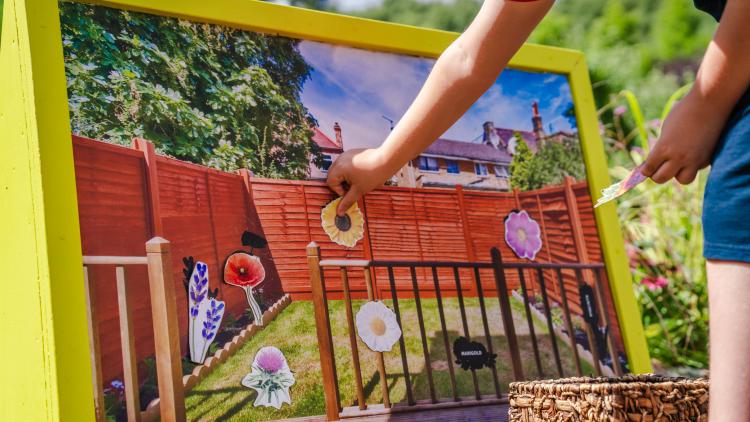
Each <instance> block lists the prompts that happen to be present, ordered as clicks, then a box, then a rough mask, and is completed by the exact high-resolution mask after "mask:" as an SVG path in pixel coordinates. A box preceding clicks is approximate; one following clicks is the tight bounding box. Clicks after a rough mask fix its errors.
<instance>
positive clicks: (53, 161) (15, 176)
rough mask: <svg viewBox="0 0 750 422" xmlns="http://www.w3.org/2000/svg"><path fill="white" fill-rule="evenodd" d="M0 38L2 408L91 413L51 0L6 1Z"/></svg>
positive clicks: (57, 417)
mask: <svg viewBox="0 0 750 422" xmlns="http://www.w3.org/2000/svg"><path fill="white" fill-rule="evenodd" d="M3 12H4V16H3V34H2V38H1V42H2V45H1V46H0V93H2V94H0V142H2V148H3V153H2V154H0V203H2V204H3V208H2V218H0V238H2V239H3V242H2V246H0V267H1V268H2V269H3V279H4V282H3V292H2V294H0V332H1V333H2V336H3V341H2V342H0V356H2V359H0V409H2V410H0V413H2V417H0V418H1V419H3V420H7V421H35V422H36V421H91V420H94V400H93V397H94V394H93V389H92V383H91V379H92V375H91V364H90V361H89V344H88V333H87V321H86V299H85V297H86V295H85V293H84V282H83V272H82V271H81V268H82V258H81V238H80V230H79V226H78V204H77V201H76V190H75V173H74V167H73V148H72V146H71V137H70V123H69V116H68V107H67V104H68V102H67V96H66V81H65V71H64V65H63V53H62V43H61V35H60V16H59V12H58V6H57V1H56V0H6V1H5V5H4V10H3Z"/></svg>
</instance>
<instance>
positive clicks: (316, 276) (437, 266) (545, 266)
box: [307, 242, 623, 420]
mask: <svg viewBox="0 0 750 422" xmlns="http://www.w3.org/2000/svg"><path fill="white" fill-rule="evenodd" d="M491 256H492V262H439V261H381V260H372V261H369V260H342V259H336V260H326V259H321V256H320V248H319V247H318V245H317V244H316V243H315V242H312V243H310V244H309V245H308V247H307V260H308V266H309V273H310V281H311V287H312V300H313V306H314V309H315V322H316V330H317V336H318V345H319V351H320V363H321V371H322V381H323V391H324V395H325V407H326V416H327V418H328V420H339V419H340V418H341V417H342V416H354V415H357V414H369V413H378V411H380V412H383V413H390V412H397V411H409V410H420V409H426V408H434V406H435V405H436V404H437V405H438V406H440V407H453V406H471V405H476V404H491V403H503V402H506V401H507V397H506V396H505V395H504V394H502V393H501V387H500V383H501V380H500V378H499V376H498V373H497V369H496V368H495V367H494V366H492V367H490V368H489V370H490V371H491V373H492V380H493V383H494V394H492V395H482V394H480V388H479V385H478V382H477V374H476V373H475V371H474V370H472V374H471V375H472V379H473V386H474V396H473V397H459V396H458V394H457V389H456V379H455V374H454V368H453V362H452V353H451V348H450V344H449V340H448V335H447V330H446V323H445V310H444V301H443V300H442V297H441V287H440V280H439V278H440V277H439V271H438V270H443V271H442V272H443V273H445V271H446V269H447V270H448V271H449V272H450V271H451V270H452V273H453V278H454V281H455V287H456V293H455V294H456V296H457V298H458V305H459V308H460V309H459V310H460V314H461V319H462V321H461V323H462V327H463V335H464V336H465V337H466V338H467V339H468V338H469V328H468V321H467V317H466V312H465V309H464V293H463V292H464V291H465V290H467V288H469V287H470V286H468V285H467V283H468V282H467V281H466V280H462V279H461V276H460V271H459V270H463V271H466V269H468V270H469V271H471V272H472V277H471V278H472V279H473V280H472V281H473V283H475V287H476V290H475V291H476V294H477V298H478V302H479V308H480V312H481V317H482V325H483V327H482V328H483V334H484V337H485V342H486V346H487V351H488V352H489V353H490V354H492V353H493V345H492V341H491V336H490V330H489V324H488V317H487V309H488V307H489V306H491V304H490V303H486V302H485V298H486V297H489V296H486V294H485V292H484V291H483V287H482V281H481V276H480V275H481V271H480V270H485V272H486V270H487V269H490V270H492V273H493V275H494V279H495V280H494V281H495V287H496V292H497V300H498V304H499V306H500V315H501V320H502V325H503V330H504V332H505V337H506V338H507V343H508V349H509V350H508V351H509V354H510V358H511V364H512V372H513V380H514V381H520V380H524V379H526V377H525V374H524V371H523V364H522V361H521V354H520V349H519V344H518V340H517V338H516V331H515V327H514V322H513V314H512V310H511V304H510V294H509V291H508V288H507V284H506V271H516V272H517V273H518V276H519V278H520V287H521V292H520V295H521V296H522V301H523V303H524V313H525V320H526V323H527V324H528V330H529V336H530V338H531V344H532V348H533V354H534V361H535V362H534V363H535V368H536V372H537V375H538V376H539V377H544V376H545V374H544V371H543V369H542V361H541V356H540V350H539V342H538V338H537V334H536V332H535V328H534V322H533V318H534V317H533V316H532V315H533V312H532V310H531V307H530V304H529V296H528V294H529V289H528V287H529V286H527V274H529V276H530V277H531V278H533V279H534V281H535V282H536V284H537V287H538V290H539V291H540V293H541V300H542V302H543V305H544V306H543V309H544V311H543V314H544V315H543V318H544V320H545V322H546V327H547V331H548V334H549V336H550V340H551V345H552V353H553V355H554V360H555V367H556V374H555V375H556V376H561V377H562V376H565V373H564V370H563V364H562V359H561V357H560V350H559V346H558V344H557V343H558V341H561V338H558V337H567V339H566V340H567V341H568V342H569V346H570V348H571V349H572V355H573V361H574V362H573V363H574V365H575V368H576V373H577V375H579V376H580V375H583V370H582V367H581V362H580V359H581V358H580V356H579V353H578V344H577V343H576V338H575V335H573V333H574V331H573V324H572V317H571V312H570V309H569V306H568V302H567V295H566V291H565V289H566V286H565V282H564V280H563V271H568V272H574V273H575V278H576V279H577V282H578V285H579V287H581V286H589V287H591V289H589V291H591V292H592V293H591V294H590V296H589V299H587V303H582V308H583V312H584V314H586V313H587V312H588V313H589V314H591V313H592V312H594V310H593V308H596V311H595V312H596V313H597V314H598V315H601V316H603V321H601V323H600V324H604V327H611V324H610V321H609V314H608V313H607V312H606V311H607V308H606V307H607V305H606V302H605V301H604V300H603V298H604V296H603V295H602V287H601V286H602V278H603V277H602V272H603V271H604V269H605V268H604V265H603V264H601V263H588V264H581V263H534V262H513V263H503V261H502V258H501V255H500V251H499V250H498V249H497V248H492V249H491ZM376 268H379V269H385V270H386V271H387V273H388V282H389V285H390V293H391V295H390V299H391V300H392V307H393V311H394V312H395V314H396V319H397V321H398V323H399V325H401V312H400V310H399V292H398V290H397V289H396V283H395V279H394V268H407V269H408V270H409V272H410V275H411V281H412V283H411V284H412V288H411V291H410V292H408V296H409V298H412V297H413V299H414V302H415V306H416V313H417V319H418V323H419V332H420V337H421V338H420V340H421V346H422V352H423V354H424V359H425V365H424V367H425V368H424V369H425V371H426V376H427V379H428V386H429V392H430V399H429V400H426V401H417V400H415V398H414V395H413V391H412V385H411V381H410V374H409V367H408V362H407V354H406V349H405V339H404V337H405V336H406V334H404V335H402V336H401V338H400V339H399V350H400V355H401V364H402V367H403V375H404V381H405V387H406V403H399V404H396V405H394V404H393V403H391V400H390V396H389V387H388V382H387V378H386V368H385V362H384V358H383V353H382V352H376V353H375V355H376V364H377V371H378V377H379V383H380V388H381V390H382V404H378V406H377V408H378V410H376V409H372V408H368V403H367V402H366V400H365V391H364V388H363V381H362V371H361V361H360V356H359V349H358V344H357V334H356V332H355V325H354V314H353V310H352V297H351V294H350V286H349V284H350V283H349V272H350V271H362V273H363V275H364V280H365V284H366V288H367V297H368V300H375V299H376V294H377V292H376V288H375V287H374V286H373V278H372V274H371V271H374V270H375V269H376ZM418 268H422V269H427V270H428V272H427V274H429V272H430V270H431V274H432V281H433V283H434V291H433V290H432V289H430V294H434V295H435V298H436V302H437V309H438V314H439V316H440V323H441V331H442V333H441V334H442V338H443V344H442V347H444V348H445V354H446V357H447V364H448V365H447V366H448V372H449V376H450V384H451V391H452V397H449V398H442V397H437V395H436V389H435V385H434V383H433V377H432V369H431V364H430V363H431V362H430V357H429V356H430V354H429V350H428V345H427V337H426V334H425V327H424V319H423V313H422V305H421V302H420V288H419V283H418V282H417V269H418ZM324 269H339V271H340V274H341V281H342V285H343V300H344V308H345V312H346V327H347V331H348V333H347V334H348V337H349V349H350V353H351V356H352V366H353V372H354V381H355V389H356V405H354V406H347V407H342V403H341V399H340V394H339V383H338V378H337V373H336V361H335V357H334V348H333V340H332V333H331V324H330V316H329V309H328V299H327V297H326V293H327V292H326V283H325V279H324V276H323V273H324V271H323V270H324ZM592 275H593V277H592ZM545 276H546V277H547V278H548V279H549V280H556V282H557V283H558V285H559V289H560V292H561V294H560V296H561V298H562V299H561V301H562V304H561V305H562V306H561V308H562V311H563V319H564V321H563V322H564V324H565V330H566V331H567V336H561V334H560V331H559V329H555V326H554V323H553V315H552V312H551V308H550V303H549V302H550V301H549V298H548V295H547V283H546V282H545ZM550 276H551V278H550ZM589 280H591V281H589ZM529 281H532V280H529ZM402 298H403V296H402ZM594 325H596V324H594ZM402 331H404V330H402ZM594 331H595V328H592V327H590V326H588V325H586V336H587V338H588V344H589V348H590V351H591V354H592V356H593V364H594V369H595V371H596V374H597V375H602V373H603V369H602V366H603V365H602V363H601V358H602V356H600V353H599V351H598V350H597V349H598V348H597V347H596V346H595V345H596V344H597V343H598V341H597V339H596V336H597V333H595V332H594ZM606 349H607V353H608V354H609V357H610V359H611V363H612V369H613V372H614V373H615V374H617V375H620V374H622V372H623V368H622V366H621V364H620V361H619V356H618V353H617V352H616V350H617V348H616V345H615V344H614V340H613V336H612V335H606ZM548 375H551V374H548ZM503 381H510V380H503ZM373 407H375V406H373ZM368 409H370V410H369V411H368Z"/></svg>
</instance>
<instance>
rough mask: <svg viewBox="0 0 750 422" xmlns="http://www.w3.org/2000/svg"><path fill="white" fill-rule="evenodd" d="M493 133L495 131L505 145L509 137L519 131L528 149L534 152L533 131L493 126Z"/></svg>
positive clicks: (535, 145) (534, 136)
mask: <svg viewBox="0 0 750 422" xmlns="http://www.w3.org/2000/svg"><path fill="white" fill-rule="evenodd" d="M494 129H495V133H497V136H499V137H500V139H502V140H503V142H504V143H505V145H506V146H507V145H508V141H510V139H511V138H513V137H514V136H515V134H516V133H519V134H520V135H521V138H522V139H523V140H524V141H525V142H526V145H528V146H529V149H531V150H532V151H534V152H536V150H537V139H536V135H535V134H534V132H527V131H525V130H513V129H504V128H497V127H496V128H494Z"/></svg>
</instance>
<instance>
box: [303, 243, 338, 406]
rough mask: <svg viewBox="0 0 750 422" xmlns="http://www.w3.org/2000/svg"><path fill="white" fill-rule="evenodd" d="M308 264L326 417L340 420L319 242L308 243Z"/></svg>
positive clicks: (334, 363)
mask: <svg viewBox="0 0 750 422" xmlns="http://www.w3.org/2000/svg"><path fill="white" fill-rule="evenodd" d="M307 265H308V267H309V269H310V285H311V286H312V301H313V309H314V311H315V331H316V332H317V334H318V350H319V351H320V370H321V372H322V377H323V394H324V396H325V403H326V417H327V418H328V420H329V421H337V420H339V412H340V411H341V409H340V407H339V388H338V380H337V379H336V362H335V361H334V356H333V341H332V339H331V325H330V321H329V317H328V301H327V300H326V289H325V281H324V280H323V273H322V271H321V268H320V247H318V245H317V243H315V242H310V244H309V245H307Z"/></svg>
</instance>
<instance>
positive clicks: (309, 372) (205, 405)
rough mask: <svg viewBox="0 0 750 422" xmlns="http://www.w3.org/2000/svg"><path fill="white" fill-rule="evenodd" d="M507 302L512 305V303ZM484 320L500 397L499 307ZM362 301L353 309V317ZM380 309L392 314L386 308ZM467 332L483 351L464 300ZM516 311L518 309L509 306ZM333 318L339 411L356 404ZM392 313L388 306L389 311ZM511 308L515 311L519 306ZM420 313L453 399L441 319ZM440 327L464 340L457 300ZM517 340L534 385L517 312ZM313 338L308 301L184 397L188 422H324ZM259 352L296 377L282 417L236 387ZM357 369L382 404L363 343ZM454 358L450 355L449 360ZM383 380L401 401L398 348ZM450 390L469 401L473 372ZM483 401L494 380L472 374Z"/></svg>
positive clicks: (438, 377)
mask: <svg viewBox="0 0 750 422" xmlns="http://www.w3.org/2000/svg"><path fill="white" fill-rule="evenodd" d="M511 300H513V299H511ZM486 301H487V306H488V308H489V309H488V315H487V316H488V320H489V325H490V334H491V337H492V345H493V348H494V351H495V353H497V354H498V358H497V370H498V375H499V377H500V383H501V386H502V388H503V391H505V389H506V388H507V383H508V382H509V381H510V380H511V378H512V370H511V368H512V366H511V362H510V355H509V353H508V347H507V342H506V338H505V336H504V334H503V329H502V323H501V318H500V311H499V307H498V305H497V300H496V299H492V298H487V299H486ZM361 303H363V302H362V301H355V302H354V312H355V313H356V311H357V309H358V308H359V306H360V305H361ZM386 304H388V305H389V306H391V304H390V301H386ZM465 304H466V313H467V318H468V321H469V329H470V330H472V332H471V333H470V334H471V336H472V339H473V340H479V341H481V342H482V343H484V344H486V340H485V337H484V330H483V328H482V320H481V313H480V310H479V301H478V300H477V299H476V298H467V299H466V301H465ZM399 305H400V309H401V315H402V325H403V327H402V329H403V331H404V338H405V341H406V350H407V356H408V364H409V373H410V376H411V381H412V388H413V390H414V394H415V398H416V399H417V400H419V399H428V398H429V386H428V382H427V375H426V372H425V362H424V357H423V353H422V345H421V340H420V336H419V326H418V324H417V316H416V307H415V302H414V301H413V300H403V299H402V300H399ZM514 305H517V304H514ZM329 307H330V313H331V330H332V332H333V342H334V349H335V354H336V367H337V370H338V378H339V385H340V389H339V390H340V394H341V403H342V406H344V407H346V406H352V405H355V404H356V393H355V389H354V372H353V370H352V364H351V352H350V351H349V337H348V334H347V331H346V314H345V310H344V304H343V302H342V301H331V302H329ZM391 307H392V306H391ZM514 308H516V309H519V307H518V306H514ZM422 309H423V315H424V319H425V327H426V331H427V337H428V347H429V352H430V361H431V362H432V365H431V366H432V368H433V371H432V374H433V379H434V384H435V387H436V390H437V395H438V397H445V398H447V397H451V387H450V378H449V374H448V370H447V359H448V358H447V357H446V353H445V347H444V343H443V337H442V334H441V331H440V319H439V316H438V311H437V302H436V301H435V300H434V299H423V300H422ZM444 309H445V314H446V323H447V329H448V337H449V342H450V345H451V346H452V344H453V341H454V340H455V338H456V337H458V336H460V335H463V332H462V328H461V318H460V312H459V306H458V300H457V299H455V298H451V299H446V300H445V301H444ZM514 321H515V327H516V333H517V335H518V340H519V345H520V349H521V357H522V360H523V364H524V373H525V375H526V377H527V378H538V374H537V371H536V366H535V364H534V355H533V349H532V346H531V339H530V337H529V335H528V326H527V324H526V319H525V317H524V316H523V314H521V313H520V312H514ZM543 327H544V325H543V324H541V322H540V321H535V330H536V333H537V337H538V339H539V342H540V347H539V349H540V353H541V356H542V363H543V366H544V371H545V375H546V376H547V377H554V376H556V375H557V374H556V373H555V365H554V357H553V354H552V348H551V345H550V338H549V335H548V334H547V331H546V329H545V328H543ZM317 342H318V340H317V337H316V334H315V322H314V317H313V308H312V303H311V302H307V301H300V302H293V303H292V304H290V305H289V306H288V307H287V308H286V309H285V310H284V311H283V312H282V313H281V314H279V316H278V317H277V318H276V320H274V321H273V322H271V323H270V324H269V325H268V327H266V329H265V330H263V331H261V332H259V333H258V334H256V335H255V336H254V337H253V338H252V339H250V340H249V341H248V342H247V343H245V344H244V345H243V346H242V348H240V349H239V350H238V351H237V352H236V353H235V354H234V355H233V356H232V357H230V358H229V359H227V361H226V362H224V363H223V364H222V365H221V366H219V367H218V368H217V369H216V370H214V372H213V373H211V374H210V375H209V376H208V377H206V378H205V379H204V380H203V381H202V382H200V383H199V384H198V385H197V386H195V387H194V388H193V389H192V390H191V391H190V392H189V393H188V394H187V397H186V407H187V413H188V420H191V421H222V420H224V421H226V420H242V421H250V420H269V419H282V418H289V417H297V416H309V415H322V414H324V413H325V408H324V404H323V388H322V384H321V381H320V362H319V359H320V357H319V354H318V348H317ZM558 344H559V346H560V353H561V359H562V360H563V362H564V368H565V372H566V375H573V374H574V371H575V367H574V366H573V360H572V353H571V351H570V348H569V347H567V346H566V345H563V344H562V342H559V341H558ZM263 346H276V347H278V348H279V349H281V350H282V351H283V352H284V354H285V355H286V358H287V360H288V361H289V366H290V368H291V369H292V371H293V372H294V375H295V377H296V380H297V382H296V384H295V385H294V386H293V387H292V388H291V395H292V405H291V406H289V405H284V406H283V407H282V408H281V409H280V410H276V409H273V408H254V407H253V402H254V400H255V395H256V393H255V391H254V390H251V389H248V388H245V387H243V386H242V385H241V384H240V380H241V379H242V377H244V376H245V375H246V374H247V373H248V372H250V365H251V363H252V360H253V357H254V356H255V353H256V352H257V351H258V349H259V348H261V347H263ZM359 351H360V361H361V363H362V378H363V384H364V389H365V394H366V397H367V402H368V403H382V397H381V394H380V391H381V390H380V385H379V376H378V373H377V367H376V363H375V362H376V360H375V358H374V357H375V354H374V353H372V352H371V351H370V350H369V349H368V348H367V347H366V346H365V345H364V344H363V343H362V342H361V341H360V342H359ZM451 353H452V352H451ZM385 357H386V372H387V374H388V375H387V379H388V385H389V389H390V398H391V401H392V402H393V403H398V402H401V401H404V402H405V401H406V389H405V382H404V376H403V368H402V366H401V357H400V351H399V349H398V346H396V347H394V349H393V350H392V351H391V352H390V353H387V354H386V355H385ZM582 365H583V367H584V372H586V373H591V372H593V370H592V368H590V366H589V365H588V364H587V363H586V362H582ZM454 368H455V373H456V383H457V388H458V393H459V396H472V395H473V394H474V389H473V388H474V387H473V381H472V377H471V372H469V371H463V370H462V369H461V368H459V367H455V366H454ZM476 374H477V377H478V379H479V385H480V389H481V393H482V394H494V384H493V382H492V373H491V372H490V370H489V369H482V370H479V371H477V372H476Z"/></svg>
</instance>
